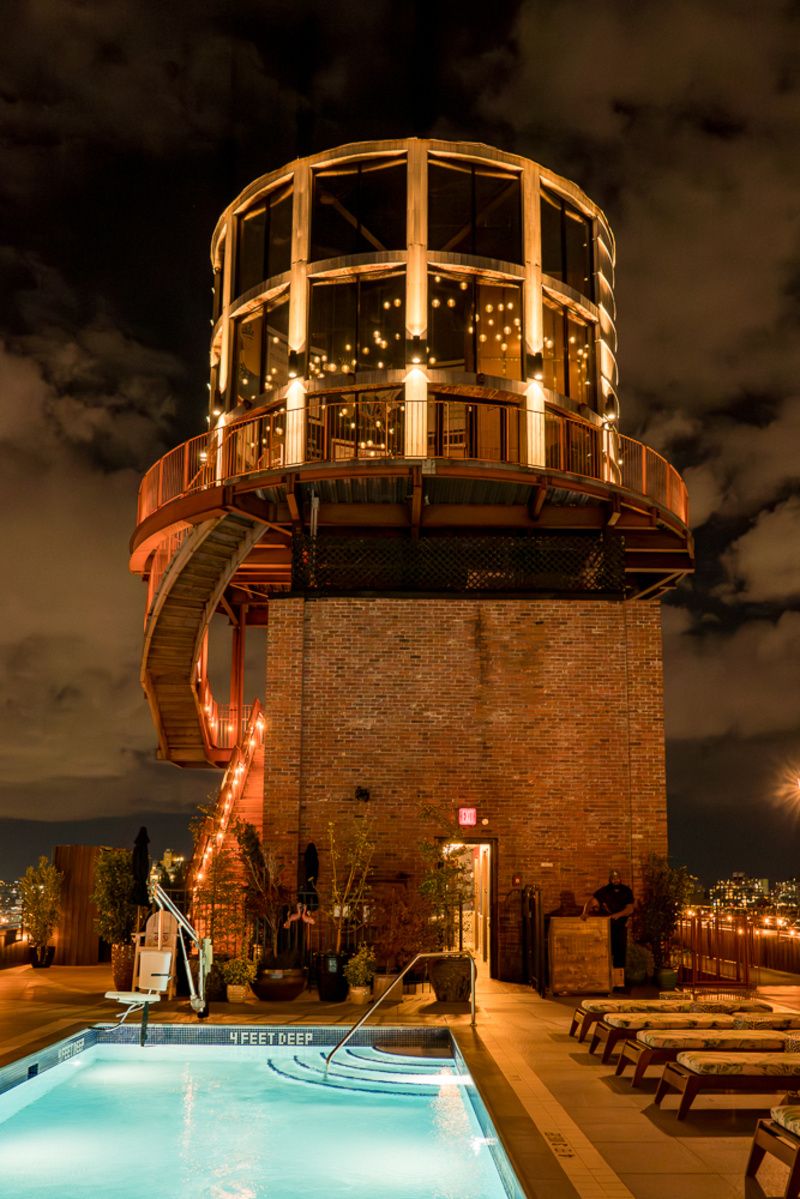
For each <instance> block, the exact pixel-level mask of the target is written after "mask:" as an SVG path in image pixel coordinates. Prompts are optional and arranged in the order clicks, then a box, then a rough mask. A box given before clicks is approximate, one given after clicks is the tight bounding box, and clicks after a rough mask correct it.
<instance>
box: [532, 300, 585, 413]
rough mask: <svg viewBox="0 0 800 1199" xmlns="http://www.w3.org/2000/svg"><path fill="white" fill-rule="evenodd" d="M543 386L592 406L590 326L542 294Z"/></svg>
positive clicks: (575, 314)
mask: <svg viewBox="0 0 800 1199" xmlns="http://www.w3.org/2000/svg"><path fill="white" fill-rule="evenodd" d="M542 316H543V335H544V336H543V347H542V350H543V352H542V363H543V369H544V380H543V381H544V385H545V387H549V388H551V389H552V390H553V391H557V392H559V393H560V394H561V395H565V396H569V397H570V399H573V400H577V401H578V403H582V404H588V405H589V406H590V407H592V406H593V405H592V400H593V398H594V326H593V325H590V324H589V323H588V322H586V321H584V320H582V318H581V317H579V316H578V314H577V313H575V312H572V311H571V309H569V308H565V307H564V306H563V305H561V304H556V303H555V302H554V301H553V300H550V299H548V298H547V297H543V305H542Z"/></svg>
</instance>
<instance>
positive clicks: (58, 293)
mask: <svg viewBox="0 0 800 1199" xmlns="http://www.w3.org/2000/svg"><path fill="white" fill-rule="evenodd" d="M5 11H6V16H5V19H4V22H3V37H2V42H1V43H0V145H2V163H1V165H0V230H2V232H1V233H0V270H1V271H2V287H0V310H1V318H0V329H1V330H2V332H1V334H0V395H1V396H2V409H0V462H1V463H2V469H1V470H0V489H1V490H2V511H3V521H2V531H1V533H0V536H2V539H3V557H2V560H3V564H4V568H3V586H2V588H0V659H1V660H2V669H1V670H0V686H2V713H3V719H2V725H1V726H0V877H9V876H11V875H14V874H16V873H18V872H20V871H21V870H22V869H24V867H25V865H26V864H27V863H28V862H29V861H31V860H33V858H34V857H35V855H36V854H38V853H40V852H44V853H49V852H50V851H51V848H52V846H53V845H55V844H56V843H63V842H83V841H89V842H97V841H100V842H104V843H112V844H122V845H126V844H132V841H133V837H134V835H135V833H136V831H137V829H138V827H139V825H140V824H141V823H142V822H144V823H147V824H148V827H149V829H150V835H151V838H152V840H153V844H152V846H151V849H152V850H153V851H155V852H156V853H160V852H161V851H162V850H163V849H164V848H165V847H166V846H167V845H171V846H173V847H176V848H177V847H187V846H188V836H187V833H186V824H187V818H188V814H189V812H190V810H191V809H192V808H193V807H194V805H195V804H196V803H197V802H198V800H201V799H202V798H204V797H205V796H206V795H207V794H208V793H209V792H210V791H211V790H212V789H213V787H214V783H215V781H218V776H217V775H216V774H215V773H213V772H197V773H194V772H188V771H180V770H178V769H177V768H175V767H171V766H167V765H164V764H159V763H157V762H156V761H155V734H154V731H153V728H152V725H151V721H150V716H149V713H148V710H147V706H146V703H145V700H144V697H143V694H142V691H141V688H140V685H139V681H138V672H139V651H140V644H141V637H142V619H143V607H144V599H145V595H144V589H143V586H142V584H141V582H140V581H139V580H138V579H136V578H134V577H133V576H131V575H130V574H129V573H128V569H127V546H128V539H129V536H130V534H131V531H132V529H133V525H134V520H135V500H136V492H137V487H138V482H139V478H140V476H141V474H142V473H143V472H144V470H145V469H146V468H147V467H148V466H149V465H150V464H151V463H152V462H153V461H154V460H155V459H156V458H157V457H159V456H160V455H161V454H162V453H164V452H165V451H166V450H167V449H168V448H170V447H171V446H172V445H174V444H177V443H178V442H179V441H182V440H184V439H185V438H187V437H189V436H192V435H194V434H195V433H198V432H201V431H202V430H203V429H204V428H205V424H204V417H205V412H206V399H207V391H206V382H207V377H208V375H207V363H208V333H209V316H210V298H211V297H210V268H209V261H208V246H209V240H210V236H211V231H212V229H213V227H214V224H215V222H216V219H217V217H218V215H219V213H220V212H221V210H222V209H223V208H224V207H225V205H226V204H227V203H228V202H229V201H230V200H231V199H233V197H234V196H235V195H236V194H237V192H238V191H239V190H240V189H241V188H242V187H243V186H244V185H245V184H246V183H248V182H249V181H250V180H251V179H252V178H254V177H256V176H258V175H260V174H263V173H264V172H266V171H268V170H271V169H272V168H274V167H277V166H279V165H280V164H281V163H282V162H284V161H286V160H288V159H291V158H293V157H294V156H295V155H297V154H306V153H310V152H313V151H316V150H321V149H324V148H326V147H328V146H334V145H337V144H340V143H343V142H348V141H352V140H355V139H359V138H386V137H405V136H411V135H415V134H416V135H420V136H439V137H444V138H464V139H469V140H474V141H485V142H489V143H491V144H493V145H496V146H499V147H502V148H503V149H506V150H509V151H513V152H515V153H518V154H523V155H527V156H529V157H531V158H534V159H536V160H538V161H540V162H542V163H545V164H547V165H549V166H551V167H553V168H555V169H556V170H557V171H559V172H560V173H562V174H564V175H566V176H567V177H569V178H570V179H573V180H575V181H576V182H577V183H578V184H580V186H581V187H583V188H584V190H585V191H586V192H587V193H588V194H589V195H590V196H591V197H592V198H593V199H594V200H596V201H597V202H598V203H599V204H601V205H602V207H603V208H604V209H605V211H606V213H607V215H608V217H609V220H610V222H611V225H612V228H613V229H614V231H615V234H616V236H617V242H618V263H617V288H616V297H617V303H618V308H619V320H618V328H619V332H620V372H621V402H622V422H621V424H622V429H623V432H625V433H627V434H629V435H631V436H634V437H637V438H639V439H641V440H643V441H646V442H648V443H649V444H651V445H653V446H655V447H656V448H657V449H658V450H659V451H661V452H663V453H665V454H666V455H667V456H668V457H669V458H670V459H671V461H672V462H674V463H675V465H676V466H677V467H678V468H679V469H680V470H681V471H682V472H683V473H684V476H685V478H686V480H687V483H688V485H689V490H690V497H691V505H692V524H693V527H694V531H695V536H696V543H697V556H698V571H697V574H696V576H695V577H694V579H693V580H692V581H690V582H687V583H685V584H683V585H682V587H681V588H680V589H679V590H678V591H676V592H675V593H673V594H672V596H671V598H670V600H669V601H668V603H667V604H666V605H665V607H664V635H665V646H664V648H665V670H666V727H667V737H668V742H667V765H668V789H669V805H670V828H671V850H672V854H673V858H674V860H675V861H676V862H681V863H685V864H687V865H689V866H690V867H691V868H692V869H693V870H695V871H697V872H698V873H699V874H700V875H701V877H703V878H704V879H705V880H706V881H711V880H713V879H714V878H715V877H718V876H719V875H720V874H723V873H727V872H729V871H730V870H731V869H744V870H748V871H750V872H752V873H755V874H758V875H766V876H769V877H771V878H776V877H785V876H787V875H791V874H794V873H796V872H798V865H797V857H798V855H797V846H798V841H799V839H800V825H798V821H797V817H796V814H795V808H794V807H793V804H792V800H793V799H794V800H798V799H800V789H798V787H797V786H796V785H795V779H796V777H797V776H798V775H800V742H799V740H798V724H799V723H800V483H799V482H798V459H799V458H800V399H798V396H800V223H799V222H798V211H799V197H800V56H799V55H798V53H797V47H798V45H799V44H800V9H798V6H797V5H796V4H792V3H777V2H775V0H761V2H760V3H758V4H754V3H752V2H749V3H742V2H739V0H687V2H686V3H681V2H678V0H659V2H658V3H653V2H651V0H639V2H638V3H637V4H631V3H630V0H617V2H603V0H598V2H596V3H594V4H591V5H590V4H587V3H585V0H549V3H547V4H539V3H530V2H522V3H503V2H502V0H500V2H498V0H495V3H493V4H488V5H487V4H482V5H480V6H478V5H474V4H470V3H464V2H461V3H458V4H456V3H451V2H450V0H444V2H440V3H438V4H437V3H436V0H428V2H427V3H425V4H422V3H416V2H413V3H412V2H407V0H405V2H404V0H400V2H399V3H398V2H397V0H395V2H394V3H391V4H390V3H388V2H386V0H371V2H370V3H369V4H367V3H364V2H363V0H359V2H358V3H354V2H350V0H348V2H346V3H343V2H342V0H327V3H309V2H308V0H261V2H260V3H250V4H248V3H244V2H240V3H228V4H225V3H222V2H220V3H208V2H205V3H204V2H203V0H198V2H196V3H192V4H191V5H190V4H187V3H185V2H184V0H171V3H169V4H156V3H140V4H133V3H130V0H124V2H122V0H104V3H102V4H94V3H89V2H88V0H86V2H83V0H59V2H57V0H49V2H48V0H38V2H36V0H30V2H25V0H9V3H8V4H7V6H6V10H5Z"/></svg>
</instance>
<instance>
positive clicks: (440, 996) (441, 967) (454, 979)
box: [428, 957, 471, 1003]
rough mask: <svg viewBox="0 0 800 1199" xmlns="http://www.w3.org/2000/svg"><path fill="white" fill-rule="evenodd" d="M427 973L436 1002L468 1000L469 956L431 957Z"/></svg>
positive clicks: (464, 1001) (463, 1001) (466, 1001)
mask: <svg viewBox="0 0 800 1199" xmlns="http://www.w3.org/2000/svg"><path fill="white" fill-rule="evenodd" d="M428 974H429V976H430V980H431V986H432V987H433V992H434V994H435V996H436V999H437V1002H439V1003H468V1002H469V996H470V981H471V980H470V964H469V958H467V957H463V958H432V959H431V961H430V962H429V963H428Z"/></svg>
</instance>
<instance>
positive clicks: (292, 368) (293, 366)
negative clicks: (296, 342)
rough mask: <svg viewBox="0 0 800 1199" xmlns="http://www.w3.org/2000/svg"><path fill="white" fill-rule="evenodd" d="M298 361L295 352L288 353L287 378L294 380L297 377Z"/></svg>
mask: <svg viewBox="0 0 800 1199" xmlns="http://www.w3.org/2000/svg"><path fill="white" fill-rule="evenodd" d="M298 373H299V371H298V359H297V350H290V351H289V378H290V379H296V378H297V376H298Z"/></svg>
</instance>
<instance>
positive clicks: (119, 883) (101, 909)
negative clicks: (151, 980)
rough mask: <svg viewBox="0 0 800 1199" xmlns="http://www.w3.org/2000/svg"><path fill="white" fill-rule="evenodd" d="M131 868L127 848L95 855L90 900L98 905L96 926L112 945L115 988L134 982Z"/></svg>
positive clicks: (133, 921)
mask: <svg viewBox="0 0 800 1199" xmlns="http://www.w3.org/2000/svg"><path fill="white" fill-rule="evenodd" d="M132 891H133V870H132V868H131V855H130V852H129V850H127V849H103V850H102V851H101V853H100V855H99V857H98V859H97V866H96V869H95V874H94V888H93V890H92V896H91V899H92V903H93V904H94V905H95V906H96V908H97V918H96V920H95V926H96V928H97V931H98V933H99V934H100V936H101V937H102V938H103V940H104V941H108V943H109V945H110V946H111V974H112V976H113V979H114V986H115V987H116V989H117V990H118V991H129V990H130V989H131V986H132V985H133V960H134V945H133V931H134V928H135V925H136V908H135V907H134V905H133V904H132V903H131V898H130V897H131V894H132Z"/></svg>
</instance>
